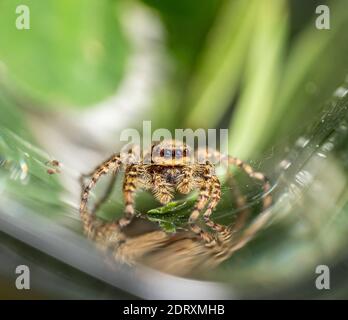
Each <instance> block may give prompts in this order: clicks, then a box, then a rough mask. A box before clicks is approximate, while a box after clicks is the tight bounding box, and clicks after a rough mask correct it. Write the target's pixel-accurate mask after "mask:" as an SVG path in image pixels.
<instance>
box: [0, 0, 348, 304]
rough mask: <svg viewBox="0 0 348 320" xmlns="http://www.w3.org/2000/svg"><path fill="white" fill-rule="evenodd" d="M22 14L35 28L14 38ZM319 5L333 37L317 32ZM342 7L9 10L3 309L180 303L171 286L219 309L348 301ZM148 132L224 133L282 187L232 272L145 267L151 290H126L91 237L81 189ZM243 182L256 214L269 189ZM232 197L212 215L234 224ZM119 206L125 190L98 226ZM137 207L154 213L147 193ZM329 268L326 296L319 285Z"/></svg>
mask: <svg viewBox="0 0 348 320" xmlns="http://www.w3.org/2000/svg"><path fill="white" fill-rule="evenodd" d="M19 5H26V6H27V7H28V8H29V10H30V29H23V30H18V29H17V27H16V19H17V18H18V17H19V16H20V15H21V13H18V12H17V13H16V8H17V7H18V6H19ZM319 5H327V6H328V8H329V10H330V16H329V18H330V29H329V30H326V29H318V28H317V27H316V19H317V18H318V17H319V16H320V13H316V9H317V7H318V6H319ZM347 5H348V3H347V1H345V0H335V1H329V0H328V1H314V0H309V1H305V2H304V1H300V0H264V1H257V0H247V1H245V0H243V1H242V0H205V1H199V0H190V1H170V0H142V1H141V0H138V1H137V0H84V1H82V0H75V1H68V0H45V1H39V0H20V1H17V0H1V1H0V199H1V201H0V217H1V218H0V238H1V241H0V243H1V245H0V298H20V299H23V298H127V297H131V296H134V297H142V298H162V297H172V296H171V295H170V293H164V292H162V291H161V292H162V293H161V292H160V291H157V290H159V289H161V290H162V289H163V286H166V287H167V288H173V287H172V286H174V287H175V286H177V290H176V293H175V294H176V296H175V297H182V296H181V295H180V292H181V291H180V290H182V289H183V288H186V289H187V288H191V291H190V290H189V291H186V292H187V295H190V294H191V296H189V297H191V298H195V297H198V296H196V294H197V292H200V291H202V290H201V288H202V287H201V286H203V287H204V288H205V289H206V290H203V291H204V292H208V291H209V292H210V293H209V294H210V295H207V296H204V297H208V298H214V297H220V298H221V297H223V298H224V297H226V298H231V297H232V298H244V297H249V298H250V297H251V298H253V297H263V298H268V297H283V298H315V297H320V298H347V297H348V283H347V280H344V279H347V274H348V269H347V268H348V264H347V263H348V260H347V252H346V250H345V248H344V246H345V243H346V241H347V232H346V229H347V227H348V217H347V214H348V213H347V200H348V199H347V195H348V194H347V189H346V183H347V163H348V145H347V142H348V140H347V136H346V135H347V132H346V129H347V126H346V116H347V114H346V109H347V107H348V100H347V97H346V93H347V89H346V88H347V84H346V83H345V81H346V80H347V74H348V58H347V57H348V41H347V34H346V30H348V10H347ZM144 120H150V121H151V123H152V130H155V129H157V128H167V129H169V130H171V131H172V132H173V131H174V129H175V128H191V129H193V130H195V129H197V128H203V129H209V128H218V129H220V128H221V129H228V130H229V131H228V132H229V140H228V141H229V142H228V143H229V145H228V147H229V152H230V154H233V155H234V156H237V157H240V158H241V159H243V160H246V161H249V162H250V163H251V164H253V165H254V166H255V167H256V168H257V169H258V170H261V171H265V172H266V173H267V175H269V176H270V177H271V180H272V184H273V189H272V193H273V195H274V199H275V201H274V206H273V208H272V217H273V223H272V224H271V225H269V226H268V228H267V229H265V230H264V231H263V232H262V233H261V234H260V235H259V236H258V237H257V238H256V239H255V240H253V241H252V242H251V243H250V245H248V246H246V247H245V248H243V249H242V250H241V251H239V252H237V253H236V254H235V255H233V256H232V257H231V258H230V259H228V260H227V261H224V263H222V264H221V265H220V266H218V268H220V271H221V272H218V273H216V272H213V271H212V270H205V272H204V273H203V274H200V275H199V276H198V275H196V276H192V274H191V275H190V276H189V277H188V278H187V279H185V280H187V281H189V280H188V279H191V278H195V279H196V280H195V281H194V282H192V283H191V282H185V281H184V280H183V279H184V278H182V277H181V278H180V279H179V278H172V276H170V278H168V279H167V278H165V276H164V275H163V274H162V273H161V274H160V275H159V274H157V273H155V274H152V273H151V272H150V271H149V270H147V271H146V272H149V274H148V279H155V281H154V280H152V281H150V280H148V281H145V280H141V281H144V282H141V281H139V282H138V283H131V282H132V281H133V282H135V278H132V277H131V276H129V275H128V276H129V282H127V283H125V281H123V282H122V277H121V274H123V273H121V271H117V272H110V271H108V270H104V269H103V268H105V267H104V266H101V265H100V262H99V260H100V259H99V260H98V259H97V258H96V256H95V255H94V253H92V252H93V249H92V247H88V244H87V243H86V241H84V240H85V239H83V237H82V236H81V227H80V222H79V217H78V205H79V194H80V187H79V184H78V177H79V176H80V174H81V173H86V172H89V171H91V169H93V168H94V167H95V166H96V165H97V164H99V163H100V161H102V160H104V159H105V158H106V157H108V156H109V155H110V153H112V152H116V151H118V150H119V148H120V147H121V146H122V143H121V142H120V134H121V131H122V130H123V129H126V128H135V129H139V130H140V131H141V130H142V125H143V121H144ZM55 159H57V160H58V161H59V162H60V163H61V165H60V167H59V171H60V173H58V172H56V171H54V170H57V168H55V167H54V166H52V165H51V163H50V161H52V160H55ZM48 170H53V171H54V174H48V173H47V172H48ZM240 184H242V185H241V186H240V188H241V189H242V191H243V192H244V193H245V194H246V195H247V197H248V199H249V201H248V203H251V202H252V200H253V199H255V197H257V195H258V193H259V190H257V188H256V187H252V186H251V187H250V186H248V185H247V184H243V181H242V180H241V182H240ZM228 191H229V189H228V188H227V187H226V188H225V189H224V198H225V199H223V201H222V205H221V206H220V207H219V208H218V210H217V212H216V217H217V219H220V221H221V222H224V223H230V220H229V219H230V218H231V217H233V215H234V212H235V204H233V202H232V203H231V201H229V197H230V196H229V192H228ZM122 205H123V203H122V197H121V195H120V191H119V190H116V191H115V194H114V195H113V198H112V199H111V200H110V201H109V202H108V203H107V204H106V206H105V208H104V209H103V210H102V211H101V212H100V217H102V218H105V219H112V218H114V216H115V214H116V213H117V214H122ZM138 205H139V208H138V209H139V211H140V212H142V213H149V210H151V209H153V208H156V207H158V206H159V205H158V203H156V202H155V201H154V200H153V199H152V198H151V195H150V196H149V195H146V194H142V195H140V196H139V204H138ZM181 209H182V207H180V208H179V209H178V211H179V212H181V211H180V210H181ZM255 210H256V211H257V208H256V209H255ZM150 213H151V212H150ZM157 213H158V212H157ZM176 214H177V212H176V211H175V210H174V213H169V214H168V215H167V216H161V217H159V216H158V215H155V216H152V218H151V219H152V221H154V222H155V223H157V222H159V223H160V226H161V227H162V228H163V229H164V230H167V231H173V230H176V228H178V227H179V228H180V227H182V225H181V223H183V222H182V221H177V220H176V219H175V217H176ZM256 214H257V212H255V215H256ZM173 215H175V216H174V218H173ZM150 216H151V215H150ZM183 216H184V217H185V214H184V213H183ZM186 216H187V215H186ZM226 219H227V220H226ZM62 248H64V250H63V249H62ZM74 252H75V254H74ZM76 252H78V253H79V254H78V255H77V254H76ZM79 255H80V257H78V256H79ZM83 262H86V263H83ZM19 264H27V265H29V266H31V269H32V270H33V272H32V273H33V275H32V278H33V280H32V281H33V284H32V288H33V290H30V291H29V292H20V291H18V290H16V289H15V287H14V280H15V276H16V275H15V273H14V269H15V267H14V266H16V265H19ZM86 264H88V267H86ZM321 264H326V265H328V266H329V267H330V270H331V289H330V290H324V291H322V290H317V289H316V287H315V284H314V282H315V279H316V276H317V275H316V274H315V268H316V266H317V265H321ZM122 272H125V274H127V272H128V270H127V268H126V270H124V271H122ZM124 277H125V278H124V279H128V278H127V276H124ZM152 277H154V278H152ZM156 279H157V281H158V284H155V282H156ZM198 279H199V280H198ZM138 280H139V279H138ZM198 282H199V283H198ZM168 284H170V285H168ZM156 285H157V287H156ZM153 286H155V287H153ZM175 288H176V287H175ZM212 288H213V289H212ZM186 289H185V290H186ZM168 291H170V290H169V289H168Z"/></svg>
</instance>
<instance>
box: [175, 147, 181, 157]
mask: <svg viewBox="0 0 348 320" xmlns="http://www.w3.org/2000/svg"><path fill="white" fill-rule="evenodd" d="M175 156H176V157H177V158H181V157H182V151H181V149H176V150H175Z"/></svg>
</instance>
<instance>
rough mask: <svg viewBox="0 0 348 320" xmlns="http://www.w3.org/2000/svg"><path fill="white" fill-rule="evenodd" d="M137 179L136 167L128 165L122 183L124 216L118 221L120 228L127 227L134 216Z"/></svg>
mask: <svg viewBox="0 0 348 320" xmlns="http://www.w3.org/2000/svg"><path fill="white" fill-rule="evenodd" d="M138 179H139V171H138V167H137V165H129V166H128V167H127V169H126V172H125V178H124V182H123V197H124V203H125V209H124V216H123V217H122V218H121V219H119V220H118V224H119V226H120V227H121V228H124V227H125V226H127V225H129V224H130V223H131V221H132V219H133V217H134V216H135V208H134V202H135V201H134V200H135V199H134V198H135V191H136V189H137V183H138Z"/></svg>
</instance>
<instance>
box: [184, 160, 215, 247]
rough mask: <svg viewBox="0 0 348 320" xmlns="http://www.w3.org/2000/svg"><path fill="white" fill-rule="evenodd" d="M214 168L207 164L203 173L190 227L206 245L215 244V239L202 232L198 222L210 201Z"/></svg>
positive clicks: (190, 219)
mask: <svg viewBox="0 0 348 320" xmlns="http://www.w3.org/2000/svg"><path fill="white" fill-rule="evenodd" d="M211 168H212V166H211V165H209V164H207V165H206V166H205V168H204V172H203V182H202V184H201V186H200V189H199V194H198V197H197V200H196V203H195V206H194V209H193V211H192V213H191V215H190V218H189V226H190V228H191V230H192V232H194V233H195V234H197V235H198V236H200V237H201V238H202V239H203V240H204V241H205V242H206V243H209V244H210V243H214V240H215V239H214V238H213V237H212V236H211V235H210V234H209V233H208V232H206V231H204V230H202V229H201V228H200V227H199V226H198V225H197V220H198V218H199V215H200V213H201V212H202V210H203V209H204V207H205V206H206V204H207V203H208V200H209V190H210V189H211V185H212V184H213V183H214V181H215V175H212V174H211V173H210V172H211Z"/></svg>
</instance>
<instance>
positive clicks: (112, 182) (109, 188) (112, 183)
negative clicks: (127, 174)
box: [91, 172, 117, 214]
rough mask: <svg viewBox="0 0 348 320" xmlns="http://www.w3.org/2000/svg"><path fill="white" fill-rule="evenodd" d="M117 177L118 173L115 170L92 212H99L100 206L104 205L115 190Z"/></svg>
mask: <svg viewBox="0 0 348 320" xmlns="http://www.w3.org/2000/svg"><path fill="white" fill-rule="evenodd" d="M116 178H117V174H116V172H113V173H112V176H111V179H110V181H109V184H108V186H107V188H106V190H105V192H104V194H103V196H102V197H101V198H100V199H99V200H98V201H97V202H96V203H95V205H94V207H93V209H92V210H91V213H93V214H94V213H95V212H97V211H98V209H99V208H100V206H101V205H103V203H104V202H105V201H106V200H107V199H108V198H109V196H110V195H111V193H112V191H113V190H114V187H115V183H116Z"/></svg>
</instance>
